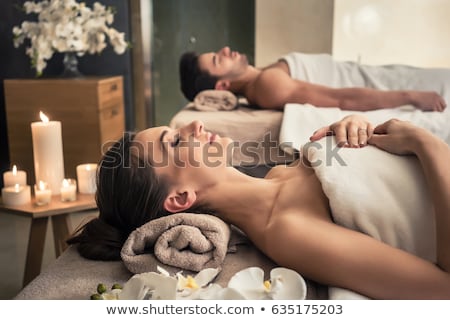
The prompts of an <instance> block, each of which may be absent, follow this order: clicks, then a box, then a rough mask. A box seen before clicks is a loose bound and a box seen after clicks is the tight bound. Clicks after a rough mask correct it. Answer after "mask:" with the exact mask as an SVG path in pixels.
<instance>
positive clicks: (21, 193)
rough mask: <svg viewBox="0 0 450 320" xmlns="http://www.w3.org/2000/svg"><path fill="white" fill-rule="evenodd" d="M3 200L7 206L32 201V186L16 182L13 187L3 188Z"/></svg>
mask: <svg viewBox="0 0 450 320" xmlns="http://www.w3.org/2000/svg"><path fill="white" fill-rule="evenodd" d="M2 201H3V204H5V205H7V206H20V205H23V204H27V203H29V202H30V201H31V188H30V186H26V185H25V186H23V185H22V186H21V185H19V184H15V185H14V186H12V187H5V188H2Z"/></svg>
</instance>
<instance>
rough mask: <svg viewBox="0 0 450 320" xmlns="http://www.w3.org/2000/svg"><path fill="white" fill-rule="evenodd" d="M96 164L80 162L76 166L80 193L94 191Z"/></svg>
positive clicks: (95, 187)
mask: <svg viewBox="0 0 450 320" xmlns="http://www.w3.org/2000/svg"><path fill="white" fill-rule="evenodd" d="M96 175H97V165H96V164H95V163H86V164H80V165H78V166H77V181H78V191H79V192H80V193H88V194H92V193H95V191H96V189H97V186H96V181H95V180H96Z"/></svg>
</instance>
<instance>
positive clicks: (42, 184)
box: [39, 181, 45, 190]
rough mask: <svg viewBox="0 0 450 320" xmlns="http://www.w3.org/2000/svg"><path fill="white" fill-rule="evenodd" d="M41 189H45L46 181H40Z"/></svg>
mask: <svg viewBox="0 0 450 320" xmlns="http://www.w3.org/2000/svg"><path fill="white" fill-rule="evenodd" d="M39 190H45V182H44V181H39Z"/></svg>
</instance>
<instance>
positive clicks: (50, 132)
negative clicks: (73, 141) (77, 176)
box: [31, 112, 64, 194]
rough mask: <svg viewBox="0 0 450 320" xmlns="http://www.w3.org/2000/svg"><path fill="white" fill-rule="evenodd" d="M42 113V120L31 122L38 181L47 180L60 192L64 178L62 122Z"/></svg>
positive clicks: (50, 185)
mask: <svg viewBox="0 0 450 320" xmlns="http://www.w3.org/2000/svg"><path fill="white" fill-rule="evenodd" d="M40 115H41V119H42V121H38V122H33V123H32V124H31V134H32V138H33V157H34V172H35V175H36V181H46V182H47V183H48V185H49V187H50V190H52V193H53V194H59V193H60V192H61V191H60V187H61V181H62V180H63V179H64V159H63V145H62V136H61V122H59V121H48V118H47V117H46V116H45V114H43V113H42V112H41V113H40Z"/></svg>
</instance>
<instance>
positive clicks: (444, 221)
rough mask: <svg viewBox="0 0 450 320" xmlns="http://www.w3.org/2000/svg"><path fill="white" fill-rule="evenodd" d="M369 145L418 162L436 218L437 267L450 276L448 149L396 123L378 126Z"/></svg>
mask: <svg viewBox="0 0 450 320" xmlns="http://www.w3.org/2000/svg"><path fill="white" fill-rule="evenodd" d="M369 143H370V144H372V145H375V146H377V147H378V148H380V149H383V150H386V151H388V152H391V153H395V154H415V155H416V156H417V157H418V158H419V160H420V163H421V165H422V168H423V171H424V174H425V177H426V180H427V183H428V188H429V190H430V195H431V197H432V200H433V204H434V210H435V215H436V235H437V239H436V240H437V241H436V244H437V264H438V265H439V266H440V267H441V268H442V269H443V270H445V271H447V272H450V147H449V146H448V145H447V144H446V143H445V142H444V141H442V140H441V139H439V138H438V137H436V136H434V135H433V134H432V133H430V132H429V131H427V130H425V129H422V128H419V127H416V126H414V125H412V124H410V123H408V122H404V121H399V120H390V121H388V122H385V123H384V124H382V125H379V126H377V127H376V128H375V130H374V135H373V136H372V137H371V138H370V139H369Z"/></svg>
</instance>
